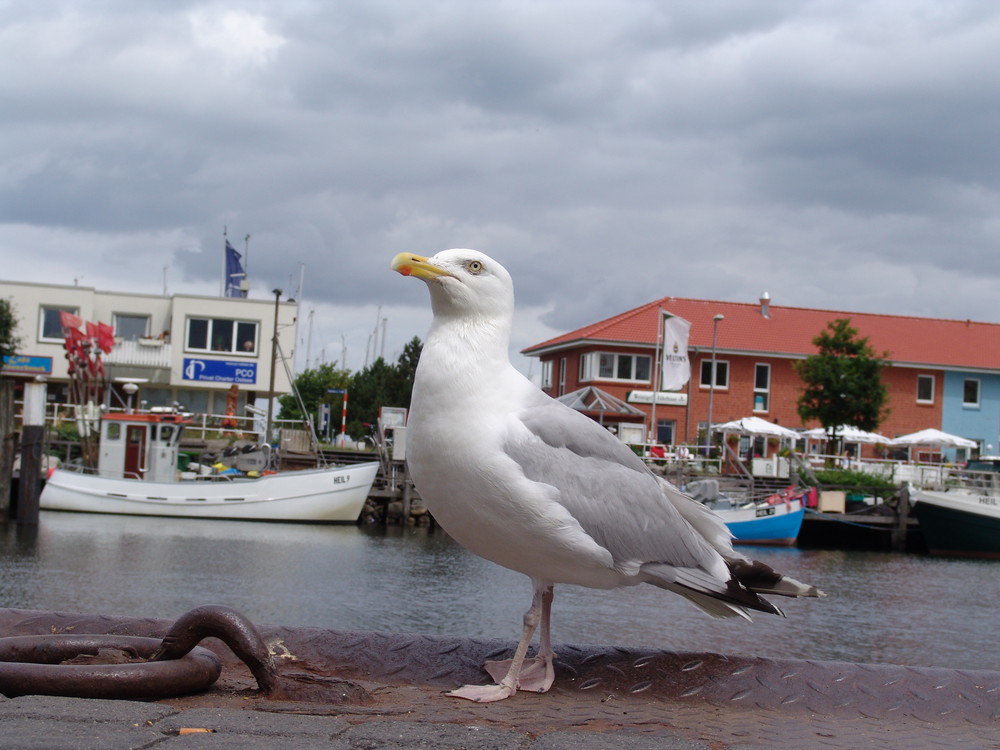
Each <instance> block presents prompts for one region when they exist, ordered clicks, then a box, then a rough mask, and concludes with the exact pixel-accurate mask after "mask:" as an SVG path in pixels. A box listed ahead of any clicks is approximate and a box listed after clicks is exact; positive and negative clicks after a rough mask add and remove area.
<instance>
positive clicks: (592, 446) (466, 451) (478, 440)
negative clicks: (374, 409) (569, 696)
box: [391, 249, 824, 703]
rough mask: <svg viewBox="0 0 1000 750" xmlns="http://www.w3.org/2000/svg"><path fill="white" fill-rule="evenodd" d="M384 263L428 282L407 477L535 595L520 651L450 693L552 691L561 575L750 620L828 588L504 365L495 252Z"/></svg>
mask: <svg viewBox="0 0 1000 750" xmlns="http://www.w3.org/2000/svg"><path fill="white" fill-rule="evenodd" d="M391 268H392V270H394V271H397V272H399V273H400V274H402V275H404V276H413V277H416V278H418V279H421V280H422V281H424V282H426V284H427V286H428V288H429V289H430V297H431V308H432V310H433V313H434V318H433V321H432V323H431V327H430V331H429V332H428V334H427V340H426V342H425V343H424V346H423V350H422V352H421V355H420V361H419V363H418V365H417V371H416V376H415V380H414V385H413V393H412V398H411V403H410V412H409V418H408V420H407V441H406V442H407V457H406V458H407V465H408V468H409V471H410V474H411V476H412V478H413V481H414V484H415V486H416V488H417V490H418V492H419V493H420V497H421V498H422V499H423V501H424V503H425V504H426V506H427V508H428V510H429V511H430V512H431V514H432V515H433V516H434V519H435V520H436V521H437V522H438V523H440V524H441V526H442V527H443V528H444V529H445V531H446V532H447V533H448V534H449V535H450V536H451V537H452V538H454V539H455V540H456V541H457V542H458V543H459V544H461V545H462V546H464V547H466V548H467V549H468V550H470V551H471V552H474V553H475V554H477V555H479V556H481V557H484V558H486V559H487V560H491V561H492V562H495V563H497V564H499V565H503V566H504V567H506V568H510V569H512V570H516V571H519V572H521V573H523V574H524V575H526V576H528V577H529V578H530V579H531V581H532V586H533V591H534V594H533V597H532V603H531V607H530V608H529V609H528V611H527V612H526V613H525V614H524V618H523V627H522V631H521V639H520V641H519V642H518V644H517V647H516V648H515V650H514V654H513V657H512V658H511V659H509V660H504V661H488V662H486V664H485V665H484V669H485V670H486V672H487V673H488V674H489V675H490V677H492V678H493V679H494V680H496V683H495V684H491V685H465V686H462V687H460V688H458V689H456V690H452V691H451V692H449V693H448V695H451V696H454V697H457V698H466V699H468V700H472V701H476V702H481V703H486V702H492V701H498V700H503V699H505V698H508V697H510V696H512V695H514V693H516V692H517V691H518V690H524V691H531V692H538V693H544V692H546V691H547V690H548V689H549V688H550V687H551V686H552V683H553V681H554V679H555V671H554V667H553V660H554V659H555V656H556V655H555V654H554V653H553V650H552V642H551V628H550V621H551V612H552V596H553V586H554V585H555V584H557V583H559V584H575V585H578V586H588V587H591V588H598V589H612V588H617V587H621V586H635V585H638V584H641V583H648V584H652V585H654V586H658V587H660V588H662V589H665V590H667V591H672V592H674V593H676V594H679V595H680V596H683V597H685V598H686V599H687V600H688V601H690V602H691V603H692V604H693V605H694V606H695V607H697V608H698V609H700V610H702V611H703V612H705V613H706V614H708V615H711V616H713V617H720V618H721V617H744V618H746V619H748V620H749V619H750V614H749V612H750V611H751V610H757V611H761V612H767V613H770V614H775V615H781V616H783V613H782V612H781V610H780V609H778V608H777V607H775V606H774V605H773V604H771V603H770V602H768V601H767V600H765V599H764V598H762V597H761V596H760V595H761V594H776V595H781V596H792V597H797V596H824V594H823V592H822V591H820V590H818V589H817V588H815V587H814V586H810V585H807V584H804V583H801V582H799V581H796V580H794V579H792V578H788V577H786V576H783V575H781V574H780V573H777V572H776V571H774V570H773V569H771V568H770V567H769V566H767V565H764V564H763V563H760V562H757V561H754V560H751V559H749V558H747V557H745V556H743V555H741V554H739V553H737V552H736V551H735V550H734V549H733V545H732V536H731V535H730V533H729V530H728V529H727V528H726V526H725V524H724V523H723V522H722V521H721V520H720V519H719V518H718V517H717V516H716V515H715V514H714V513H712V511H711V510H709V509H708V508H707V507H705V506H704V505H702V504H700V503H698V502H696V501H694V500H692V499H691V498H690V497H688V496H687V495H685V494H683V493H682V492H681V491H680V490H678V489H677V488H676V487H674V486H673V485H672V484H670V483H669V482H667V481H666V480H664V479H663V478H662V477H659V476H657V475H656V474H653V473H652V472H651V471H650V470H649V469H648V468H647V466H646V464H645V463H644V462H643V461H642V460H641V459H640V458H639V457H637V456H636V455H635V454H634V453H633V452H632V450H631V449H630V448H629V447H628V446H627V445H626V444H625V443H623V442H621V441H620V440H619V439H618V438H616V437H615V436H614V435H612V434H611V433H610V432H608V431H607V430H606V429H604V428H603V427H601V426H600V425H599V424H598V423H597V422H594V421H593V420H591V419H589V418H588V417H586V416H584V415H583V414H581V413H580V412H578V411H575V410H574V409H571V408H569V407H567V406H565V405H563V404H561V403H559V402H558V401H556V400H554V399H552V398H550V397H549V396H547V395H546V394H545V393H543V392H542V391H541V390H540V389H539V388H538V387H537V386H535V385H534V384H532V383H531V382H530V381H529V380H528V379H527V378H525V377H524V376H523V375H522V374H521V373H520V372H518V370H517V369H515V368H514V367H513V366H512V365H511V363H510V359H509V357H508V346H509V342H510V331H511V324H512V321H513V314H514V286H513V282H512V281H511V277H510V274H509V273H508V272H507V271H506V269H504V267H503V266H502V265H500V264H499V263H498V262H497V261H495V260H493V259H492V258H490V257H489V256H487V255H484V254H483V253H481V252H478V251H476V250H465V249H453V250H444V251H442V252H439V253H437V254H436V255H434V256H433V257H430V258H426V257H423V256H420V255H413V254H410V253H400V254H398V255H396V257H395V258H393V260H392V264H391ZM538 628H540V629H539V646H538V650H537V652H536V655H535V656H534V657H532V658H528V657H527V653H528V649H529V647H530V645H531V643H532V640H533V637H534V633H535V630H536V629H538Z"/></svg>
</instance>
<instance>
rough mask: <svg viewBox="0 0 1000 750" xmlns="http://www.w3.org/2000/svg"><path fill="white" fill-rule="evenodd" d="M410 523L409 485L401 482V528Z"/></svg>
mask: <svg viewBox="0 0 1000 750" xmlns="http://www.w3.org/2000/svg"><path fill="white" fill-rule="evenodd" d="M409 522H410V483H409V482H403V518H402V521H401V522H400V523H401V524H402V525H403V526H405V525H406V524H407V523H409Z"/></svg>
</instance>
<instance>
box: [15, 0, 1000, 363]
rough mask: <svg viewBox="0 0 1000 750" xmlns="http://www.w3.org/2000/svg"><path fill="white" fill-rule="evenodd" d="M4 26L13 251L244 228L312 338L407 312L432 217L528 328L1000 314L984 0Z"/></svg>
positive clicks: (125, 285) (390, 345)
mask: <svg viewBox="0 0 1000 750" xmlns="http://www.w3.org/2000/svg"><path fill="white" fill-rule="evenodd" d="M0 50H2V51H0V97H2V99H0V101H2V106H0V257H2V259H3V269H2V271H0V274H2V276H3V278H5V279H8V280H13V281H42V282H53V283H66V284H73V283H79V284H81V285H84V286H93V287H97V288H99V289H105V290H111V291H140V292H149V293H155V294H159V293H162V291H163V289H164V287H166V289H167V290H168V292H170V293H195V294H202V293H204V294H218V292H219V286H220V281H219V280H220V275H221V272H220V268H221V260H222V256H221V251H222V246H223V229H224V228H228V232H229V237H230V239H231V240H232V241H233V244H234V245H235V246H236V247H237V249H239V250H241V251H242V250H244V248H245V242H244V238H245V237H246V235H248V234H249V235H250V240H249V253H248V265H249V273H250V277H251V283H252V292H251V296H254V297H270V296H271V290H272V289H273V288H275V287H276V286H277V287H281V288H283V289H285V290H286V295H287V294H288V293H295V291H296V290H298V292H299V295H300V296H299V298H300V300H301V301H302V302H303V307H302V311H301V318H302V326H301V329H300V338H299V352H298V354H299V362H300V366H301V364H302V363H303V361H304V359H305V356H306V354H308V355H309V358H310V361H311V363H312V364H315V363H316V362H318V361H338V362H341V363H344V364H346V365H347V366H348V367H349V368H351V369H354V370H357V369H360V368H361V367H362V366H363V365H364V363H365V359H366V352H367V353H368V355H369V357H370V354H371V352H372V350H373V349H377V352H379V353H380V352H384V353H385V355H386V356H387V358H389V359H393V360H394V359H395V357H396V356H398V354H399V352H400V351H401V349H402V346H403V344H404V343H405V342H406V341H408V340H409V339H410V338H412V337H413V336H420V337H421V338H423V337H424V334H425V332H426V328H427V325H428V323H429V317H430V316H429V312H428V302H427V293H426V290H425V289H424V288H423V285H422V284H420V283H419V282H415V281H413V280H410V279H404V278H402V277H400V276H397V275H396V274H393V273H391V272H390V271H389V270H388V264H389V261H390V259H391V258H392V256H393V255H394V254H395V253H396V252H399V251H404V250H405V251H410V252H418V253H422V254H433V253H434V252H436V251H437V250H441V249H444V248H448V247H474V248H477V249H479V250H482V251H484V252H487V253H489V254H490V255H493V256H494V257H495V258H496V259H498V260H500V261H501V262H502V263H503V264H504V265H506V266H507V268H508V269H509V270H510V271H511V273H512V275H513V276H514V280H515V284H516V290H517V296H518V305H519V314H518V318H517V321H516V331H515V334H514V341H513V348H514V349H515V350H517V349H520V348H523V347H524V346H527V345H530V344H534V343H538V342H539V341H542V340H544V339H546V338H548V337H550V336H554V335H557V334H559V333H562V332H564V331H567V330H570V329H572V328H575V327H578V326H581V325H584V324H587V323H590V322H593V321H595V320H598V319H600V318H603V317H606V316H609V315H612V314H615V313H618V312H621V311H623V310H626V309H628V308H631V307H633V306H636V305H639V304H641V303H644V302H647V301H649V300H652V299H655V298H658V297H661V296H664V295H668V294H669V295H676V296H687V297H697V298H710V299H720V300H730V301H746V302H753V301H756V300H757V298H758V296H759V295H760V293H761V292H763V291H765V290H766V291H768V292H769V293H770V294H771V297H772V299H773V300H774V304H775V305H797V306H807V307H822V308H831V309H836V310H847V311H852V310H855V311H866V312H891V313H900V314H912V315H926V316H932V317H951V318H960V319H965V318H972V319H974V320H982V321H991V322H1000V306H998V304H997V299H998V296H1000V295H998V294H997V292H998V291H1000V75H998V73H997V71H998V62H1000V6H998V5H997V4H995V3H984V2H982V1H981V0H968V1H967V2H962V1H960V0H949V2H941V0H928V1H927V2H917V1H916V0H913V1H906V0H867V1H866V2H863V3H856V2H838V1H836V0H817V1H808V0H776V1H774V2H766V1H761V2H756V1H754V2H751V1H750V0H743V1H741V2H735V1H733V2H727V1H725V0H718V1H714V2H680V1H671V0H648V1H647V0H606V1H603V2H598V1H596V0H553V1H551V2H550V1H546V0H491V1H489V2H487V1H486V0H482V1H472V0H420V2H417V1H416V0H337V2H327V1H325V0H282V1H281V2H266V1H265V0H258V1H257V2H237V1H235V0H234V1H227V0H219V1H218V2H202V1H200V0H188V1H186V2H185V1H184V0H174V1H172V2H162V0H156V1H154V0H102V1H101V2H83V3H81V2H78V1H77V0H72V1H71V0H33V2H31V3H24V2H15V1H14V0H0ZM300 279H302V280H303V281H302V283H301V288H300ZM382 318H384V319H385V321H386V322H385V324H384V325H382V324H381V323H380V321H381V319H382ZM376 327H377V328H378V330H379V332H380V335H381V331H382V330H384V331H385V332H386V335H385V337H384V341H372V334H373V332H374V331H375V330H376ZM345 351H346V361H345V360H344V353H345ZM518 364H519V366H520V367H522V369H524V370H525V371H527V370H528V368H529V365H528V363H527V361H523V360H521V361H519V362H518ZM535 369H537V365H536V368H535Z"/></svg>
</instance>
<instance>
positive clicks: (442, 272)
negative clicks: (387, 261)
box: [392, 250, 514, 328]
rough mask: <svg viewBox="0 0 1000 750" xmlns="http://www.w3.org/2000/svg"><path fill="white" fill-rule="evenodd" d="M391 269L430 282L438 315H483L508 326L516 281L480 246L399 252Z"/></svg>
mask: <svg viewBox="0 0 1000 750" xmlns="http://www.w3.org/2000/svg"><path fill="white" fill-rule="evenodd" d="M392 270H393V271H398V272H399V273H401V274H403V275H404V276H416V277H417V278H418V279H422V280H423V281H425V282H427V286H428V287H429V288H430V291H431V307H432V308H433V309H434V315H435V317H437V316H443V317H451V316H458V317H461V318H465V319H473V318H480V319H486V320H490V321H493V322H495V323H499V324H503V325H506V326H507V327H508V328H509V325H510V320H511V318H512V317H513V315H514V283H513V282H512V281H511V278H510V274H509V273H507V269H506V268H504V267H503V266H501V265H500V264H499V263H497V262H496V261H495V260H493V259H492V258H491V257H489V256H488V255H485V254H484V253H481V252H479V251H478V250H442V251H441V252H439V253H438V254H437V255H434V256H432V257H430V258H424V257H423V256H420V255H413V254H412V253H399V255H397V256H396V257H395V258H393V259H392Z"/></svg>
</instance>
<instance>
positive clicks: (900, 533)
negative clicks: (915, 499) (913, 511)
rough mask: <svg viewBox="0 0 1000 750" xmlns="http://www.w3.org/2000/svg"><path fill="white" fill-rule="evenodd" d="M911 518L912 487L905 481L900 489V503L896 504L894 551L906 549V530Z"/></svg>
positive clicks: (891, 541) (892, 535)
mask: <svg viewBox="0 0 1000 750" xmlns="http://www.w3.org/2000/svg"><path fill="white" fill-rule="evenodd" d="M909 520H910V489H909V485H908V484H906V483H904V484H903V486H902V487H901V488H900V490H899V504H898V505H897V506H896V528H895V529H893V530H892V534H891V538H890V543H891V545H892V551H893V552H905V551H906V531H907V525H908V523H909Z"/></svg>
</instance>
